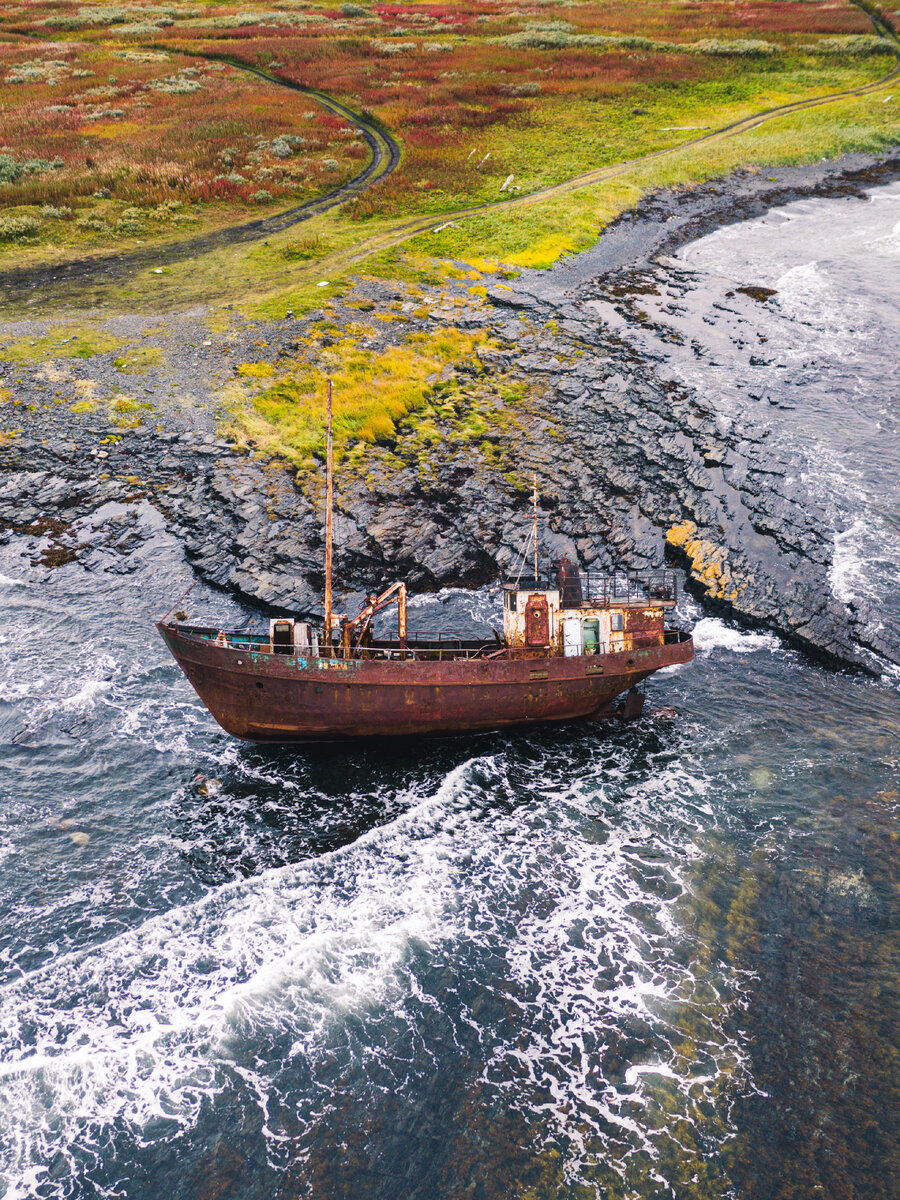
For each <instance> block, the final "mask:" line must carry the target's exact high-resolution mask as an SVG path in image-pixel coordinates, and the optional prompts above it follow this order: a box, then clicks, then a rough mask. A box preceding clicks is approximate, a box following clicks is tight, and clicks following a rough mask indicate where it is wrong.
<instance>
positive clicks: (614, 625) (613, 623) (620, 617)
mask: <svg viewBox="0 0 900 1200" xmlns="http://www.w3.org/2000/svg"><path fill="white" fill-rule="evenodd" d="M609 627H610V629H611V630H612V631H613V633H621V632H622V630H623V629H624V628H625V616H624V614H623V613H620V612H614V613H610V614H609Z"/></svg>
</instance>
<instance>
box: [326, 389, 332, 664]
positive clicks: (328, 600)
mask: <svg viewBox="0 0 900 1200" xmlns="http://www.w3.org/2000/svg"><path fill="white" fill-rule="evenodd" d="M333 518H334V438H333V435H332V422H331V380H330V379H329V380H328V425H327V434H326V441H325V645H326V646H328V647H330V646H331V544H332V535H333Z"/></svg>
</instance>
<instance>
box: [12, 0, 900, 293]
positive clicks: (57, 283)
mask: <svg viewBox="0 0 900 1200" xmlns="http://www.w3.org/2000/svg"><path fill="white" fill-rule="evenodd" d="M851 3H853V4H855V5H856V7H858V8H861V9H862V11H863V12H865V14H866V15H867V16H868V17H869V19H870V20H871V21H872V23H873V25H874V26H875V28H876V29H877V31H878V32H879V33H880V34H882V35H885V36H887V37H889V38H890V39H891V40H892V41H894V43H895V44H896V46H897V50H896V54H897V58H898V65H897V66H896V67H895V68H894V69H893V70H892V71H890V72H888V74H887V75H884V76H882V77H881V78H880V79H877V80H874V81H873V82H872V83H868V84H863V85H861V86H860V87H855V88H847V89H844V90H843V91H839V92H830V93H828V94H827V95H824V96H813V97H810V98H809V99H806V100H795V101H792V102H791V103H789V104H780V105H776V106H775V107H773V108H767V109H763V110H762V111H760V112H757V113H752V114H750V115H749V116H747V117H742V118H741V119H740V120H737V121H732V122H730V123H729V124H727V125H723V126H721V127H720V128H718V129H714V130H712V131H710V132H709V133H704V134H702V135H701V136H699V137H695V138H690V139H689V140H688V141H685V142H680V143H678V144H677V145H674V146H667V147H665V148H664V149H662V150H655V151H653V152H651V153H650V154H644V155H641V156H640V157H638V158H633V159H626V160H624V161H623V162H619V163H614V164H612V165H610V166H606V167H598V168H596V169H595V170H592V171H587V172H585V173H584V174H582V175H577V176H575V177H573V178H572V179H568V180H564V181H563V182H562V183H557V184H551V185H549V186H547V187H544V188H539V189H537V190H536V191H534V192H529V193H528V194H527V195H525V196H515V197H510V198H509V199H504V200H494V201H488V202H486V203H483V204H476V205H471V206H470V207H468V208H462V209H459V208H458V209H449V210H447V211H445V212H441V213H429V214H427V215H423V216H419V217H415V218H412V219H410V220H406V221H401V222H400V223H398V224H397V225H395V226H394V227H393V228H392V229H388V230H385V231H382V232H381V233H379V234H376V235H373V236H372V237H369V238H364V239H363V240H362V241H360V242H358V243H357V244H356V245H355V246H353V247H352V248H349V249H347V250H343V251H338V252H335V253H333V254H329V255H325V256H324V257H323V258H321V259H318V260H315V266H316V270H317V271H319V272H321V271H323V270H328V271H329V273H332V274H333V273H334V272H336V271H340V270H341V269H345V268H347V267H350V266H352V265H354V264H356V263H359V262H362V261H363V260H364V259H366V258H368V257H369V256H371V255H372V254H376V253H378V252H380V251H383V250H389V249H391V248H392V247H394V246H398V245H400V244H401V243H403V242H405V241H408V240H409V239H410V238H413V237H415V236H416V235H417V234H420V233H425V232H428V231H430V230H435V229H436V228H437V227H438V226H440V225H445V224H448V223H450V222H455V221H459V220H463V219H464V218H466V217H469V216H474V215H476V214H478V213H484V212H496V211H504V210H514V209H517V208H521V207H524V206H527V205H532V204H537V203H540V202H542V201H544V200H547V199H551V198H553V197H555V196H565V195H568V194H570V193H572V192H576V191H580V190H581V189H582V188H587V187H593V186H595V185H596V184H599V183H606V182H608V181H610V180H613V179H617V178H620V177H621V176H623V175H626V174H628V173H629V172H631V171H634V170H635V169H636V168H640V167H642V166H645V165H646V164H648V163H651V162H654V161H656V160H659V159H663V158H669V157H672V156H674V155H677V154H681V153H683V152H684V151H685V150H690V149H692V148H693V147H697V146H703V145H706V144H709V143H714V142H719V141H723V140H725V139H726V138H730V137H734V136H736V135H739V134H742V133H747V132H748V131H750V130H752V129H756V128H757V127H758V126H760V125H763V124H766V123H767V122H769V121H773V120H776V119H777V118H779V117H782V116H786V115H788V114H790V113H795V112H801V111H804V110H806V109H813V108H819V107H821V106H823V105H827V104H834V103H836V102H838V101H840V100H848V99H852V98H853V97H856V96H865V95H869V94H870V93H872V92H876V91H879V90H880V89H881V88H884V87H886V86H888V85H889V84H891V83H894V82H895V81H897V79H898V78H900V38H898V35H897V33H896V31H895V30H894V28H893V26H892V25H891V24H890V23H889V22H887V20H886V19H884V18H882V17H881V16H880V14H878V13H877V12H875V11H872V10H870V8H869V6H868V4H867V3H866V0H851ZM179 52H180V53H184V51H179ZM194 57H198V58H201V57H202V58H207V59H215V60H216V61H219V62H225V63H227V64H228V65H229V66H232V67H234V68H236V69H238V70H242V71H246V72H248V73H249V74H251V75H256V76H258V77H259V78H260V79H265V80H268V81H269V82H271V83H274V84H277V85H279V86H281V87H286V88H290V89H291V90H292V91H295V92H298V93H300V94H301V95H304V96H308V97H309V98H310V99H312V100H315V101H316V103H318V104H320V105H321V106H322V107H323V108H325V109H327V110H328V111H329V112H332V113H334V114H335V115H337V116H340V117H343V118H344V119H345V120H346V121H348V122H350V124H352V125H353V126H355V127H356V128H357V129H358V130H359V131H360V132H361V133H362V135H363V137H364V138H365V140H366V142H367V143H368V145H369V148H370V150H371V151H372V157H371V159H370V161H369V163H368V165H367V166H366V168H365V169H364V170H363V171H361V172H360V174H359V175H357V176H355V177H354V178H353V179H351V180H349V181H348V182H347V183H344V184H341V185H340V186H339V187H336V188H334V189H332V190H331V191H330V192H327V193H325V195H323V196H319V197H317V198H316V199H314V200H308V201H306V202H304V203H303V204H300V205H297V206H296V207H294V208H289V209H286V210H285V211H283V212H281V213H277V214H275V215H273V216H270V217H263V218H260V219H258V220H254V221H248V222H245V223H244V224H240V225H230V226H226V227H225V228H222V229H218V230H215V231H212V232H210V233H205V234H197V235H194V236H192V237H189V238H182V239H180V240H178V241H175V242H169V243H167V244H164V245H156V246H148V247H144V248H142V249H140V250H132V251H128V252H126V253H120V254H111V255H100V256H91V257H85V258H80V259H73V260H71V261H69V262H64V263H58V264H53V265H41V266H33V267H23V268H16V269H13V270H7V271H0V305H10V304H14V303H16V302H17V301H27V300H29V299H31V298H33V297H34V294H35V292H36V291H38V290H39V291H40V292H41V293H42V294H43V295H46V296H48V297H52V298H54V299H57V298H61V296H62V294H63V293H65V292H67V291H69V290H71V289H72V288H73V286H77V287H80V286H84V285H88V284H102V283H107V282H117V281H120V280H122V279H123V278H126V277H128V276H129V275H133V274H136V273H137V271H139V270H141V269H142V268H146V267H151V266H157V265H166V264H170V263H174V262H181V261H183V260H185V259H187V258H191V257H196V256H198V255H201V254H205V253H207V252H210V251H212V250H216V249H219V248H221V247H223V246H229V245H238V244H241V243H244V242H251V241H258V240H260V239H262V238H265V237H267V236H268V235H269V234H273V233H279V232H281V231H282V230H284V229H288V228H289V227H290V226H292V225H296V224H298V223H300V222H301V221H307V220H309V219H310V218H311V217H315V216H318V215H319V214H320V213H324V212H327V211H328V210H329V209H331V208H334V207H335V206H337V205H339V204H342V203H343V202H344V201H345V200H348V199H351V198H352V197H353V196H357V195H359V194H361V193H362V192H364V191H366V190H367V189H368V188H370V187H373V186H374V185H375V184H376V183H380V182H381V181H382V180H384V179H386V178H387V177H388V175H390V174H391V173H392V172H393V171H394V170H395V169H396V167H397V166H398V165H399V163H400V156H401V151H400V147H399V145H398V143H397V142H396V140H395V139H394V138H393V137H392V136H391V134H390V133H388V132H387V131H386V130H384V129H382V128H380V127H379V126H377V125H375V124H374V123H372V122H370V121H367V120H366V119H365V118H364V117H363V116H361V115H360V114H359V113H356V112H354V111H353V110H352V109H350V108H348V107H347V106H346V105H344V104H342V103H341V102H340V101H338V100H335V99H334V98H333V97H331V96H328V95H327V94H326V93H324V92H320V91H316V90H314V89H311V88H306V87H303V86H302V85H301V84H299V83H294V82H292V81H291V80H286V79H282V78H279V77H277V76H275V75H271V74H269V73H268V72H266V71H262V70H260V69H258V68H256V67H250V66H247V65H245V64H244V63H241V62H238V61H237V60H235V59H233V58H229V57H228V56H224V55H195V56H194Z"/></svg>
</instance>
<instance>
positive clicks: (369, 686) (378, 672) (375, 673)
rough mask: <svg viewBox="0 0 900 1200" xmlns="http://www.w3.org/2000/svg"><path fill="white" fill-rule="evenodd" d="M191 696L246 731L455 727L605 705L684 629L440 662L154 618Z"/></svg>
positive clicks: (671, 650)
mask: <svg viewBox="0 0 900 1200" xmlns="http://www.w3.org/2000/svg"><path fill="white" fill-rule="evenodd" d="M157 628H158V629H159V631H160V633H161V634H162V636H163V638H164V639H165V641H166V644H167V645H168V647H169V649H170V650H171V652H172V654H173V655H174V657H175V659H176V660H177V662H178V664H179V666H180V667H181V669H182V670H183V671H184V673H185V675H186V676H187V677H188V679H189V681H190V682H191V684H192V685H193V687H194V689H195V691H196V692H197V694H198V696H199V697H200V699H201V700H202V701H203V703H204V704H205V705H206V707H207V708H208V709H209V711H210V712H211V713H212V715H213V716H214V717H215V719H216V720H217V721H218V723H219V724H220V725H221V726H222V728H223V729H225V730H226V731H227V732H228V733H230V734H232V735H233V736H234V737H238V738H243V739H244V740H246V741H251V742H318V741H340V740H350V739H356V738H366V737H397V736H404V735H405V736H409V735H415V734H419V735H426V734H453V733H469V732H476V731H484V730H490V729H504V728H509V727H512V726H516V725H528V724H534V723H537V722H542V721H571V720H576V719H579V718H585V717H593V716H597V715H599V714H600V713H602V712H603V711H604V710H605V709H606V708H607V707H608V706H609V705H610V704H611V702H612V701H613V700H614V699H615V698H616V697H617V696H619V695H621V694H622V692H625V691H627V690H628V689H629V688H631V687H634V686H635V685H636V684H638V683H640V682H641V681H642V680H644V679H646V678H647V676H648V675H651V674H653V672H654V671H658V670H659V669H660V668H661V667H665V666H670V665H672V664H675V663H685V662H690V660H691V659H692V658H693V657H694V646H693V642H692V640H691V639H690V637H688V636H686V635H683V636H682V638H681V639H680V640H678V641H670V642H667V643H666V644H665V645H658V646H648V647H646V648H641V649H634V650H627V651H623V652H621V653H609V654H600V655H596V656H589V655H586V656H578V657H573V658H562V657H549V658H505V659H494V660H493V661H487V660H484V659H477V658H474V659H467V660H457V661H444V662H422V661H415V660H405V661H385V660H379V659H340V658H335V659H327V658H316V657H308V658H305V657H302V656H294V655H280V654H266V653H254V652H251V651H247V650H235V649H234V648H229V647H226V646H217V645H216V644H215V643H214V642H213V641H210V640H205V639H203V638H199V637H195V636H191V635H190V634H189V633H186V632H184V631H182V630H180V629H179V628H178V627H177V626H173V625H164V624H160V625H158V626H157Z"/></svg>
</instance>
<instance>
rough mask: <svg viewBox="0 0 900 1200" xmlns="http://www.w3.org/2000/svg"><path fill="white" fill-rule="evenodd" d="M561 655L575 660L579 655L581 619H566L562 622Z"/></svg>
mask: <svg viewBox="0 0 900 1200" xmlns="http://www.w3.org/2000/svg"><path fill="white" fill-rule="evenodd" d="M563 653H564V654H565V656H566V658H577V657H578V656H579V654H580V653H581V617H566V619H565V621H563Z"/></svg>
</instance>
